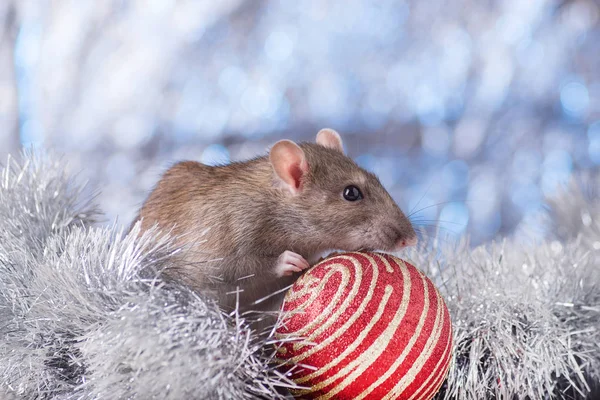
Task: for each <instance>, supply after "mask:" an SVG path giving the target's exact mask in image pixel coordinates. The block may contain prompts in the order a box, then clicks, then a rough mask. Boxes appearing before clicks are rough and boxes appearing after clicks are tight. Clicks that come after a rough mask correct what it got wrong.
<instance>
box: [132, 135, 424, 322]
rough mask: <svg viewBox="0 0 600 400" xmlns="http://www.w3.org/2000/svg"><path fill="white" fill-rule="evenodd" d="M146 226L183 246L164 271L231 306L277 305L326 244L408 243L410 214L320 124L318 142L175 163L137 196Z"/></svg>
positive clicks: (370, 246) (385, 246)
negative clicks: (220, 160)
mask: <svg viewBox="0 0 600 400" xmlns="http://www.w3.org/2000/svg"><path fill="white" fill-rule="evenodd" d="M137 220H141V228H142V231H144V230H147V229H148V228H150V227H151V226H153V225H154V224H158V225H159V227H160V228H161V229H163V230H164V231H169V232H170V233H171V234H172V235H174V236H175V237H176V241H177V244H179V245H182V246H184V247H185V250H184V251H182V252H181V258H182V260H183V262H182V263H177V265H180V266H179V267H177V268H174V269H171V270H168V271H166V272H167V274H168V276H169V277H171V278H172V279H175V280H177V281H180V282H183V283H185V284H187V285H189V286H191V287H192V288H194V289H195V290H197V291H199V292H202V291H213V292H214V293H216V295H217V297H218V299H219V302H220V304H221V306H222V307H223V308H224V309H226V310H231V309H233V308H234V307H235V305H236V300H237V299H238V298H237V296H236V294H235V292H236V289H238V288H239V289H240V290H239V305H240V307H241V309H242V310H248V309H255V310H259V309H260V310H272V311H276V310H277V309H278V307H279V305H280V302H281V300H282V298H283V294H279V295H276V296H272V297H271V298H270V299H268V300H266V301H263V302H261V303H260V304H255V301H256V300H259V299H262V298H264V297H266V296H268V295H269V294H271V293H273V292H275V291H277V290H281V289H283V288H285V287H286V286H288V285H290V284H291V283H293V281H294V280H295V279H296V278H297V277H298V276H299V274H298V273H299V272H301V271H302V270H304V269H306V268H308V267H309V262H308V261H307V260H310V261H311V262H314V261H316V260H317V258H318V257H319V256H320V255H321V254H322V253H323V252H325V251H328V250H333V249H338V250H346V251H352V250H376V249H377V250H384V251H394V250H398V249H400V248H402V247H404V246H408V245H414V244H415V243H416V241H417V236H416V234H415V231H414V229H413V227H412V226H411V224H410V222H409V220H408V219H407V218H406V216H405V215H404V213H403V212H402V211H401V210H400V208H399V207H398V206H397V205H396V203H395V202H394V201H393V199H392V198H391V196H390V195H389V194H388V192H387V191H386V190H385V189H384V188H383V186H382V185H381V183H380V182H379V180H378V179H377V177H376V176H375V175H373V174H372V173H370V172H367V171H365V170H364V169H362V168H360V167H359V166H358V165H357V164H356V163H355V162H354V161H352V159H350V158H349V157H347V156H346V155H345V154H344V151H343V146H342V140H341V138H340V136H339V135H338V134H337V133H336V132H335V131H333V130H330V129H323V130H321V131H320V132H319V133H318V134H317V139H316V143H300V144H296V143H294V142H292V141H289V140H281V141H279V142H277V143H276V144H275V145H273V147H272V148H271V150H270V152H269V155H268V156H262V157H258V158H255V159H252V160H249V161H245V162H235V163H231V164H229V165H222V166H214V167H213V166H207V165H203V164H200V163H197V162H193V161H185V162H180V163H178V164H176V165H174V166H173V167H171V168H170V169H169V170H168V171H167V172H166V173H165V174H164V176H163V177H162V179H161V180H160V181H159V182H158V184H157V185H156V187H155V189H154V190H153V191H152V193H151V194H150V196H149V197H148V199H147V200H146V202H145V203H144V204H143V206H142V208H141V210H140V213H139V216H138V218H137Z"/></svg>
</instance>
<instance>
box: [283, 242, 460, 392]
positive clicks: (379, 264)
mask: <svg viewBox="0 0 600 400" xmlns="http://www.w3.org/2000/svg"><path fill="white" fill-rule="evenodd" d="M283 311H284V314H282V315H284V320H283V325H282V326H281V327H280V328H279V329H278V330H277V332H276V337H277V338H278V339H279V340H281V341H282V342H281V346H280V347H279V349H278V352H279V354H278V358H279V359H280V360H281V362H282V363H283V364H282V368H284V369H286V370H288V371H289V374H290V375H291V378H292V379H293V380H294V381H295V382H296V383H297V384H298V385H300V386H302V387H305V388H306V389H301V390H297V391H295V392H294V395H296V396H298V397H301V398H306V399H317V398H318V399H353V400H354V399H355V400H360V399H431V398H432V397H433V396H434V395H435V393H436V392H437V391H438V390H439V388H440V386H441V384H442V382H443V381H444V378H445V377H446V374H447V372H448V368H449V366H450V359H451V355H452V326H451V321H450V315H449V314H448V309H447V308H446V305H445V303H444V300H443V299H442V296H441V295H440V294H439V292H438V291H437V289H436V288H435V286H434V285H433V283H432V282H431V281H430V280H429V279H428V278H427V277H426V276H425V275H423V273H422V272H420V271H419V270H418V269H416V268H415V267H414V266H412V265H411V264H409V263H407V262H405V261H403V260H400V259H399V258H396V257H393V256H390V255H388V254H379V253H346V254H340V255H336V256H334V257H331V258H328V259H326V260H324V261H322V262H320V263H319V264H317V265H315V266H314V267H313V268H311V269H310V270H309V271H308V272H306V273H305V274H304V275H303V276H302V277H300V279H298V280H297V281H296V283H295V284H294V285H293V286H292V288H291V289H290V290H289V291H288V293H287V294H286V297H285V301H284V305H283ZM298 337H301V338H303V340H300V341H287V342H286V341H285V340H286V339H290V338H298Z"/></svg>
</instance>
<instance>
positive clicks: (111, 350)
mask: <svg viewBox="0 0 600 400" xmlns="http://www.w3.org/2000/svg"><path fill="white" fill-rule="evenodd" d="M24 159H25V160H26V161H24V162H23V163H16V162H14V161H10V160H9V163H8V164H7V167H5V168H4V170H3V171H2V173H1V176H0V337H1V340H0V397H1V398H17V399H21V398H23V399H31V398H47V399H87V398H89V399H92V398H111V399H119V398H123V399H125V398H130V399H152V398H156V399H180V398H198V399H207V398H223V399H230V398H255V397H263V398H281V397H282V395H280V394H278V387H285V386H286V385H288V384H289V382H288V381H287V380H286V379H285V378H284V377H282V376H281V375H280V374H277V373H276V372H275V370H273V368H271V367H270V358H269V357H268V355H269V353H268V351H265V350H264V349H265V347H263V346H264V345H265V340H266V341H268V340H269V339H259V338H257V337H255V336H254V335H253V334H252V333H251V332H250V330H249V328H248V325H247V323H245V322H244V321H243V320H241V319H240V318H238V317H236V316H235V315H234V316H229V315H224V314H223V313H221V312H220V311H219V309H218V308H217V306H216V305H215V304H214V303H213V302H212V301H210V300H208V299H204V298H202V297H199V296H198V295H197V294H194V293H192V292H190V291H188V290H186V289H185V288H181V287H177V286H174V285H172V284H169V283H167V282H163V281H162V280H161V279H160V271H161V270H162V269H163V268H165V267H166V266H167V265H168V263H169V262H170V261H169V260H170V258H169V256H170V255H171V254H172V253H173V252H174V251H178V250H177V249H174V248H172V247H171V246H170V244H169V242H168V241H167V240H162V241H159V242H156V240H154V239H155V233H154V232H149V233H146V234H144V235H143V236H141V237H139V238H138V237H137V232H135V231H134V232H132V234H130V235H125V234H123V233H122V232H120V231H118V230H117V229H115V228H113V227H96V226H95V224H94V222H95V219H96V217H97V212H96V210H95V208H94V206H93V204H92V203H90V202H87V201H85V197H86V196H85V195H84V194H83V193H84V192H83V191H82V187H81V186H78V185H74V184H73V181H72V180H71V179H70V178H69V177H68V176H66V175H65V174H64V172H63V171H64V168H63V164H62V163H60V162H55V161H52V160H51V159H49V158H41V157H35V156H32V155H29V156H27V157H25V158H24ZM588 182H596V184H598V183H600V181H599V180H597V179H596V180H594V181H589V180H588ZM82 200H84V201H82ZM549 215H550V216H551V217H552V218H550V221H552V223H553V224H554V226H555V227H556V228H555V229H554V230H553V231H554V232H555V233H556V237H553V238H551V239H549V240H548V241H547V242H543V243H538V244H535V245H526V244H522V243H518V242H515V241H512V240H510V239H506V240H503V241H498V242H494V243H490V244H489V245H486V246H481V247H477V248H472V247H471V246H469V243H468V241H467V240H466V239H465V240H463V241H461V242H459V243H457V244H455V245H450V244H448V243H445V242H443V241H440V240H439V239H440V238H439V237H438V238H435V237H434V238H431V239H430V240H429V241H428V243H424V244H423V245H422V247H420V248H419V249H416V250H413V251H412V252H409V253H407V254H403V255H401V256H404V257H408V258H410V259H411V260H413V261H414V262H415V265H417V266H418V267H420V268H421V269H423V270H424V271H425V272H426V273H428V275H429V276H430V277H431V278H432V279H433V280H434V281H435V282H436V283H437V285H438V287H439V288H440V290H441V291H442V293H444V295H445V297H446V300H447V304H448V306H449V308H450V312H451V315H452V318H453V322H454V330H455V354H454V361H453V365H452V367H451V370H450V373H449V376H448V379H447V382H446V383H445V385H444V387H443V388H442V391H441V392H440V394H439V395H438V397H439V398H440V399H473V400H475V399H485V398H503V399H512V398H527V397H528V398H531V399H543V398H552V397H555V398H561V397H562V398H580V399H581V398H586V397H587V398H594V397H593V396H594V395H596V396H597V395H598V392H597V390H598V382H599V381H600V347H599V344H598V343H600V328H599V324H600V288H599V284H600V268H599V267H598V266H599V261H600V199H599V198H597V197H596V198H593V197H589V196H587V197H586V196H585V195H584V193H583V192H582V191H581V190H580V189H578V187H577V186H574V187H573V188H572V189H571V190H569V191H568V192H565V193H564V194H563V195H562V196H561V197H559V198H556V199H554V201H553V203H552V208H551V211H550V213H549ZM559 227H561V229H558V228H559ZM267 347H268V346H267ZM261 349H262V350H261ZM595 390H596V392H594V391H595ZM594 393H596V394H594Z"/></svg>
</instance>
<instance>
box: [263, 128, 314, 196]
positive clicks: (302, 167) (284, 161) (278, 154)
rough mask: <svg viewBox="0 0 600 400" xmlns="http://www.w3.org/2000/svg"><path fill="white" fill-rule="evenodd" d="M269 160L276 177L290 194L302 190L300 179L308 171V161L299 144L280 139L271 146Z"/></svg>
mask: <svg viewBox="0 0 600 400" xmlns="http://www.w3.org/2000/svg"><path fill="white" fill-rule="evenodd" d="M269 160H270V161H271V165H272V166H273V170H275V174H277V177H278V178H279V179H280V180H281V181H282V183H283V184H285V186H286V187H287V188H288V189H289V190H290V192H292V194H297V193H298V192H300V190H302V180H303V177H304V175H306V173H307V172H308V163H307V162H306V157H305V155H304V151H303V150H302V149H301V148H300V146H298V145H297V144H296V143H294V142H292V141H291V140H280V141H279V142H277V143H275V144H274V145H273V147H271V151H270V152H269Z"/></svg>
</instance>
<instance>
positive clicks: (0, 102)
mask: <svg viewBox="0 0 600 400" xmlns="http://www.w3.org/2000/svg"><path fill="white" fill-rule="evenodd" d="M599 13H600V1H599V0H578V1H554V0H526V1H525V0H498V1H495V0H486V1H475V0H452V1H446V0H426V1H423V0H407V1H399V0H396V1H378V2H373V1H369V0H341V1H330V0H326V1H325V0H312V1H292V2H290V1H260V0H251V1H250V0H248V1H242V0H219V1H183V0H182V1H176V0H144V1H142V0H139V1H134V0H130V1H128V0H118V1H117V0H106V1H92V0H89V1H87V0H71V1H68V0H53V1H46V0H39V1H34V0H3V1H2V2H0V122H1V127H2V129H1V130H0V156H1V157H2V159H5V157H6V154H7V153H9V152H17V151H18V148H19V147H20V146H35V147H44V148H51V149H54V150H56V151H57V152H59V153H62V154H65V157H66V158H67V160H69V165H70V168H71V169H72V170H73V171H75V172H79V173H80V176H82V177H84V178H86V179H88V180H89V181H90V186H91V187H93V188H97V189H99V190H100V191H101V194H100V195H99V197H98V201H99V203H100V205H101V206H102V208H103V210H104V211H105V212H106V215H107V220H109V221H114V220H115V219H116V220H117V221H118V223H120V224H123V225H127V224H129V222H130V221H131V219H132V218H133V217H134V215H135V213H136V211H137V208H138V207H139V206H140V204H141V203H142V201H143V200H144V198H145V196H146V195H147V193H148V192H149V190H150V189H151V188H152V186H153V185H154V184H155V183H156V181H157V179H158V178H159V176H160V173H161V172H162V171H164V170H165V169H166V168H167V167H168V166H169V165H170V164H171V163H173V162H174V161H177V160H181V159H193V160H198V161H202V162H205V163H209V164H210V163H221V162H227V161H229V160H241V159H245V158H249V157H252V156H255V155H258V154H261V153H263V152H264V151H265V149H266V147H267V146H268V145H270V144H272V143H273V142H275V141H276V140H278V139H281V138H289V139H294V140H298V141H300V140H313V139H314V136H315V134H316V132H317V131H318V130H319V129H320V128H323V127H331V128H334V129H336V130H338V131H339V132H340V133H341V134H342V136H343V138H344V139H345V146H346V150H347V152H348V153H349V154H350V155H351V156H352V157H354V158H355V159H356V160H357V161H358V162H359V163H360V164H361V165H362V166H364V167H365V168H367V169H369V170H371V171H373V172H375V173H377V174H378V175H379V176H380V178H381V180H382V182H383V183H384V185H385V186H386V187H387V188H388V189H389V191H390V192H391V193H392V195H393V196H394V197H395V198H396V200H397V201H398V203H399V204H400V205H401V207H403V209H404V210H405V211H407V212H409V211H414V212H416V213H415V215H414V217H413V219H414V221H415V223H416V224H417V225H424V226H426V227H427V229H428V230H430V231H431V230H436V229H437V227H438V226H439V228H440V229H441V231H443V232H445V233H447V234H448V235H455V234H456V235H459V234H463V233H468V234H469V235H470V236H471V238H472V241H473V243H475V244H477V243H481V242H484V241H486V240H489V239H491V238H494V237H496V236H498V235H505V234H509V233H512V232H515V231H516V232H521V231H522V229H521V228H522V227H524V226H526V227H534V226H535V224H536V221H537V219H536V215H537V213H538V212H539V210H540V208H541V207H542V204H543V199H544V196H547V195H551V194H552V193H554V192H555V191H556V190H557V188H560V186H561V185H563V184H564V183H566V182H567V181H568V179H569V177H570V176H571V175H572V174H574V173H578V171H582V170H583V171H585V170H587V171H590V170H594V169H598V165H600V22H599Z"/></svg>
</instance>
